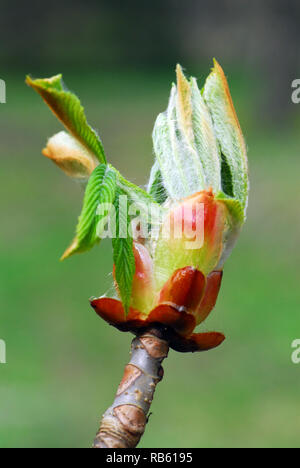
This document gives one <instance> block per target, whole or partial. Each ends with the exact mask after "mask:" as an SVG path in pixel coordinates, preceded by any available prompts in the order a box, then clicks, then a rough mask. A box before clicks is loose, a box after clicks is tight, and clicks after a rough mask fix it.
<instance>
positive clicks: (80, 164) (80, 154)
mask: <svg viewBox="0 0 300 468" xmlns="http://www.w3.org/2000/svg"><path fill="white" fill-rule="evenodd" d="M42 152H43V155H44V156H46V157H47V158H49V159H51V161H53V162H54V163H55V164H56V165H57V166H58V167H59V168H60V169H62V170H63V171H64V172H65V173H66V174H67V175H68V176H69V177H72V178H73V179H78V180H83V181H86V180H87V179H88V178H89V176H90V175H91V173H92V172H93V170H94V169H95V168H96V167H97V165H98V164H99V161H98V159H97V158H96V156H94V154H93V153H92V152H91V151H89V150H88V149H87V148H86V147H85V146H83V145H82V144H81V143H79V141H78V140H76V139H75V138H74V137H72V136H71V135H69V134H68V133H66V132H59V133H57V134H56V135H54V136H53V137H52V138H50V139H49V140H48V143H47V146H46V148H44V149H43V151H42Z"/></svg>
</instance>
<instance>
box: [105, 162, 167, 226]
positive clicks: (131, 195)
mask: <svg viewBox="0 0 300 468" xmlns="http://www.w3.org/2000/svg"><path fill="white" fill-rule="evenodd" d="M110 167H111V169H112V170H114V171H115V173H116V174H117V178H118V179H117V180H118V186H119V187H120V189H121V191H122V192H124V194H126V195H127V197H128V201H129V203H134V204H136V205H137V206H138V207H139V209H140V213H141V216H142V217H143V218H144V220H145V221H146V222H148V221H149V214H151V223H152V224H154V225H159V224H160V221H161V218H160V215H161V207H160V205H159V204H158V203H157V201H156V200H155V199H154V198H153V197H152V196H151V195H150V194H149V193H147V192H146V191H145V190H143V189H142V188H141V187H138V186H137V185H135V184H133V183H132V182H130V181H129V180H127V179H125V177H123V176H122V175H121V174H120V172H119V171H118V170H117V169H115V168H114V167H113V166H111V165H110ZM150 208H151V211H150Z"/></svg>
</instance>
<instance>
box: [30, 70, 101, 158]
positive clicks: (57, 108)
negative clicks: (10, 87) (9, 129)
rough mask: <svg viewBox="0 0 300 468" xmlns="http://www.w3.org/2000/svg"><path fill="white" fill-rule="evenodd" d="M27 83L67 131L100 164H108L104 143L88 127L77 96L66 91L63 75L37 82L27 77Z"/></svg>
mask: <svg viewBox="0 0 300 468" xmlns="http://www.w3.org/2000/svg"><path fill="white" fill-rule="evenodd" d="M26 83H27V84H28V85H29V86H31V87H32V88H33V89H34V90H35V91H37V93H39V94H40V95H41V97H42V98H43V99H44V101H45V102H46V104H47V105H48V106H49V107H50V109H51V110H52V112H53V113H54V114H55V115H56V117H57V118H58V119H59V120H60V121H61V122H62V123H63V125H64V126H65V127H66V129H67V130H69V132H70V133H71V134H72V135H73V136H74V137H75V138H77V139H78V140H79V141H80V143H82V144H83V145H84V146H86V147H87V148H88V149H89V150H90V151H92V152H93V153H94V154H95V156H97V158H98V159H99V161H100V163H106V158H105V154H104V149H103V146H102V142H101V140H100V138H99V136H98V135H97V133H96V132H95V130H93V129H92V128H91V127H90V126H89V125H88V123H87V120H86V117H85V113H84V109H83V107H82V105H81V104H80V101H79V99H78V98H77V96H75V94H73V93H71V92H70V91H68V90H67V89H65V87H64V85H63V81H62V75H56V76H53V77H52V78H45V79H37V80H33V79H32V78H30V76H27V78H26Z"/></svg>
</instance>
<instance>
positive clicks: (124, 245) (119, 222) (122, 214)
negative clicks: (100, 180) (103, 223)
mask: <svg viewBox="0 0 300 468" xmlns="http://www.w3.org/2000/svg"><path fill="white" fill-rule="evenodd" d="M121 195H123V196H124V195H125V196H126V192H124V191H123V190H122V189H120V188H118V190H117V195H116V200H115V204H114V205H115V210H116V238H115V239H113V240H112V245H113V259H114V266H115V281H116V282H117V285H118V292H119V295H120V298H121V301H122V303H123V307H124V310H125V314H126V315H127V314H128V310H129V306H130V301H131V293H132V281H133V276H134V273H135V260H134V253H133V239H132V237H130V236H129V232H128V227H129V224H130V218H129V215H128V207H126V209H124V207H123V209H121V207H120V196H121ZM121 226H123V228H124V226H125V227H126V237H121V235H124V233H123V234H122V233H121V232H120V227H121Z"/></svg>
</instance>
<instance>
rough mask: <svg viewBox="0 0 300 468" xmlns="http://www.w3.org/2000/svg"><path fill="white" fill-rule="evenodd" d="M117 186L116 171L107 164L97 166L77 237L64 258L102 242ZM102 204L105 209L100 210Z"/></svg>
mask: <svg viewBox="0 0 300 468" xmlns="http://www.w3.org/2000/svg"><path fill="white" fill-rule="evenodd" d="M116 187H117V182H116V173H115V171H113V170H112V169H110V168H109V167H108V166H107V165H106V164H100V165H99V166H97V167H96V169H95V170H94V172H93V173H92V175H91V177H90V179H89V182H88V184H87V187H86V191H85V195H84V200H83V208H82V212H81V215H80V217H79V221H78V225H77V229H76V237H75V239H74V241H73V242H72V244H71V245H70V247H69V248H68V249H67V250H66V252H65V253H64V255H63V257H62V259H63V260H64V259H66V258H68V257H70V256H71V255H73V254H75V253H80V252H84V251H86V250H89V249H91V248H92V247H93V246H94V245H95V243H96V242H100V235H101V231H102V229H103V228H104V225H105V222H106V220H107V217H108V215H109V213H110V209H109V208H110V207H111V206H112V204H113V203H114V201H115V196H116ZM100 204H101V205H102V206H103V210H100V212H99V206H100Z"/></svg>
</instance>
